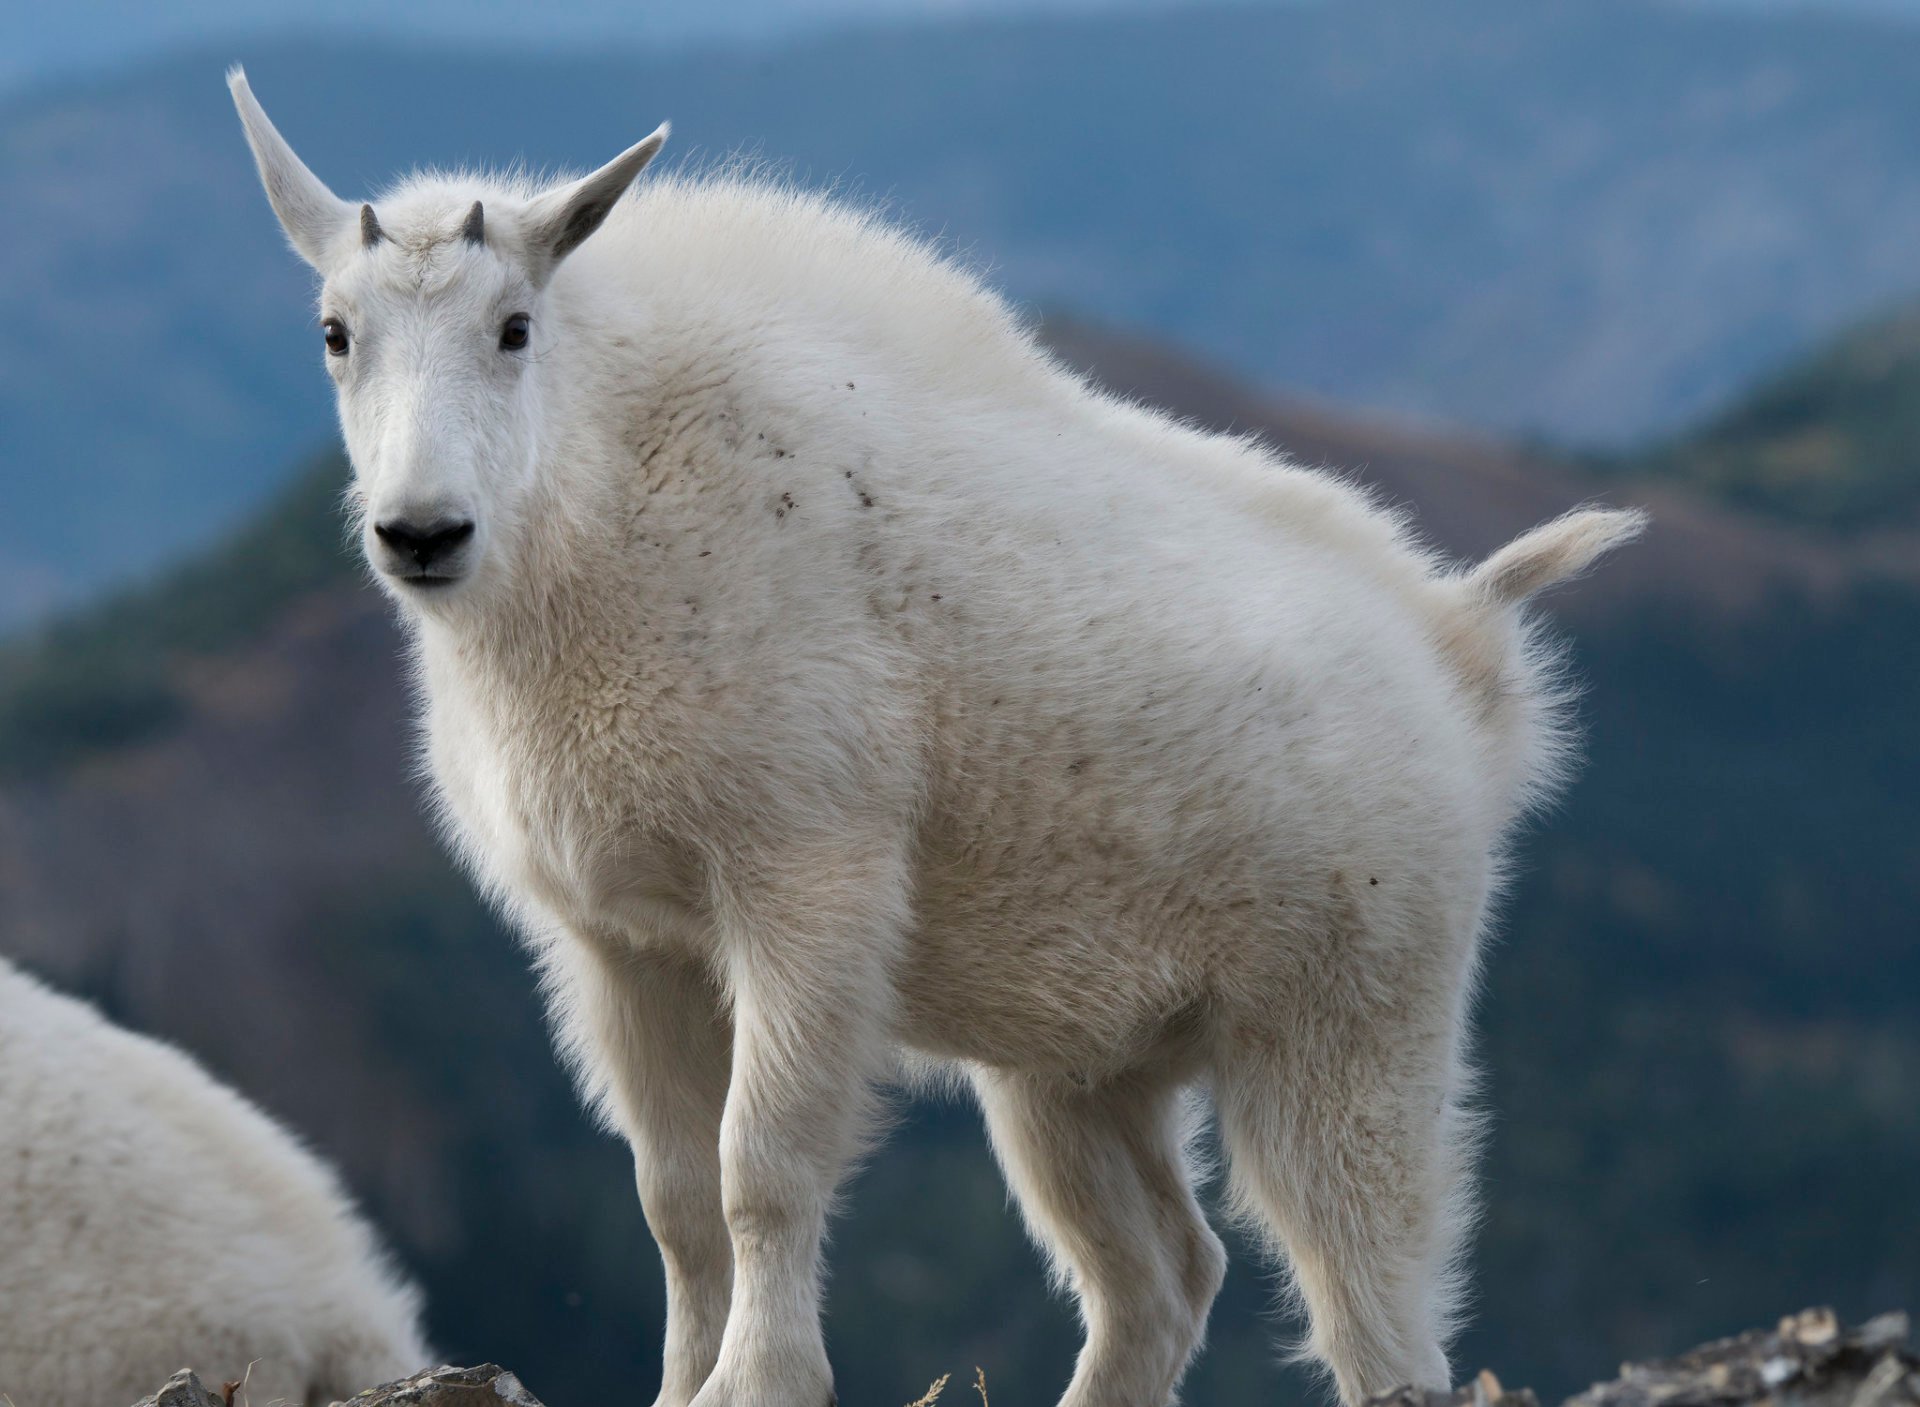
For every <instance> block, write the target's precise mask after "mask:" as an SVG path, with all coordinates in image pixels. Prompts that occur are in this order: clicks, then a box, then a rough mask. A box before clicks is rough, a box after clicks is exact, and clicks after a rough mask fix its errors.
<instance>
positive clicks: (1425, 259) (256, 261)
mask: <svg viewBox="0 0 1920 1407" xmlns="http://www.w3.org/2000/svg"><path fill="white" fill-rule="evenodd" d="M233 59H244V60H246V61H247V62H248V63H249V65H250V71H251V72H252V74H253V77H254V79H255V82H256V85H257V87H258V90H259V92H260V93H261V95H262V97H263V99H264V100H265V101H266V103H267V106H268V108H269V109H270V110H271V111H272V112H273V114H274V115H275V117H276V118H277V119H278V120H279V121H280V122H281V124H282V125H283V127H284V128H285V130H286V131H287V133H288V134H289V136H290V137H291V139H292V140H293V142H294V143H295V145H296V146H297V147H298V148H299V149H300V151H301V152H302V154H303V155H305V156H306V157H307V158H308V159H309V160H310V161H311V162H312V164H313V165H314V166H315V168H316V169H317V170H318V171H319V172H320V174H321V175H322V176H323V177H324V178H326V179H327V180H329V181H330V182H332V183H333V184H334V185H335V186H336V187H338V188H339V189H340V190H341V191H343V192H346V193H351V194H354V195H359V194H362V193H367V192H371V191H372V190H374V189H376V188H377V187H378V186H379V185H380V184H382V183H383V182H384V181H386V180H387V179H389V178H390V177H391V176H393V175H394V174H395V173H396V172H398V171H401V170H403V169H406V168H408V167H410V166H412V165H414V164H417V163H442V164H452V165H457V164H461V163H483V164H484V163H501V162H510V161H513V160H515V159H524V160H525V161H526V162H528V163H529V164H531V165H533V166H536V167H546V166H550V165H554V164H566V163H573V164H585V163H592V162H597V161H599V160H602V159H604V158H605V157H606V155H607V154H608V153H610V152H612V151H614V150H617V149H618V148H619V147H620V146H621V145H623V144H624V143H625V142H626V141H628V140H630V139H631V138H632V137H633V136H634V134H636V133H637V132H640V131H643V130H645V129H646V128H648V127H651V126H652V124H653V123H654V122H655V121H657V120H658V119H659V118H661V117H671V118H673V119H674V121H675V123H676V128H675V130H676V147H675V150H674V151H673V152H671V153H670V155H671V156H673V157H674V158H676V159H686V158H688V157H689V156H692V157H693V158H694V159H700V160H704V159H711V158H712V157H714V156H716V155H719V154H723V153H726V152H728V151H732V150H734V149H736V148H740V147H745V148H747V149H749V150H755V151H758V152H760V153H761V154H763V155H764V156H765V157H767V158H768V159H770V160H772V161H774V162H776V163H780V164H782V165H785V166H789V167H791V169H793V170H795V171H796V172H797V173H798V174H799V175H800V176H801V177H802V178H803V179H805V180H808V181H810V182H831V181H840V182H842V183H844V184H845V185H846V186H847V187H848V188H850V189H851V190H853V191H854V192H856V193H859V194H864V195H868V196H878V197H884V198H886V199H887V200H889V201H890V202H891V203H892V204H893V206H894V207H895V208H896V209H897V210H898V211H899V212H901V213H902V214H903V215H905V216H906V217H907V218H909V219H911V220H913V221H915V222H917V223H919V224H920V225H921V226H922V227H924V228H927V229H930V230H935V231H940V232H942V233H943V234H944V235H945V236H946V237H947V238H948V239H950V240H951V241H952V242H953V243H954V244H955V245H956V246H958V247H959V248H960V249H962V250H963V251H965V252H967V253H968V254H969V255H970V256H972V257H974V258H977V259H979V260H980V261H982V262H984V263H986V264H988V265H989V266H990V268H991V270H992V272H993V275H994V277H995V278H996V280H997V281H999V282H1001V283H1002V284H1003V285H1004V286H1005V287H1007V288H1009V289H1010V290H1011V291H1012V292H1013V293H1014V294H1015V295H1016V296H1019V297H1021V298H1025V299H1029V300H1032V301H1034V302H1036V303H1039V304H1043V305H1047V306H1056V305H1057V306H1067V307H1075V308H1082V309H1087V310H1090V311H1092V312H1095V313H1097V314H1098V315H1099V316H1101V317H1103V318H1106V319H1108V320H1111V321H1115V322H1121V323H1125V324H1126V325H1129V326H1138V327H1142V328H1145V329H1148V330H1150V331H1152V332H1154V333H1155V334H1156V335H1159V336H1163V337H1167V338H1171V339H1173V340H1175V341H1176V342H1178V343H1180V344H1182V345H1185V346H1188V347H1190V348H1193V349H1196V350H1198V351H1199V352H1201V353H1203V354H1204V355H1206V356H1208V357H1209V358H1212V359H1214V360H1216V361H1220V362H1223V363H1225V364H1227V365H1230V366H1232V367H1233V368H1235V369H1236V370H1237V371H1238V372H1239V373H1240V374H1241V375H1243V376H1246V377H1248V378H1250V379H1251V380H1253V381H1255V382H1258V383H1266V384H1276V385H1287V386H1292V387H1298V388H1301V389H1302V390H1304V391H1307V392H1310V393H1313V394H1317V395H1324V396H1330V397H1336V398H1339V399H1341V400H1344V401H1348V402H1361V403H1368V404H1372V405H1375V406H1380V407H1385V408H1388V409H1391V410H1394V411H1397V412H1400V413H1405V414H1411V415H1417V416H1427V417H1439V418H1442V419H1445V420H1451V421H1459V422H1464V423H1469V424H1473V425H1477V426H1480V427H1481V428H1483V429H1486V430H1495V431H1502V432H1505V431H1514V430H1518V431H1523V432H1525V433H1528V434H1535V435H1544V436H1550V437H1554V438H1558V439H1566V440H1575V441H1580V442H1588V443H1594V444H1602V445H1613V446H1617V445H1620V444H1623V443H1630V442H1633V441H1635V440H1637V439H1639V438H1640V437H1643V436H1645V435H1647V434H1649V433H1654V432H1658V431H1661V430H1665V429H1670V428H1671V427H1673V426H1675V425H1677V424H1679V423H1681V422H1683V421H1685V420H1686V419H1689V418H1690V417H1692V416H1694V415H1696V414H1699V413H1701V412H1703V411H1705V410H1706V409H1708V408H1709V407H1711V406H1713V405H1715V404H1717V403H1719V402H1720V401H1721V400H1722V399H1723V398H1724V397H1725V396H1726V395H1727V394H1728V393H1729V392H1730V391H1731V390H1732V389H1733V388H1734V387H1736V386H1737V385H1740V384H1742V383H1744V382H1746V381H1747V380H1749V379H1751V378H1752V377H1754V376H1756V375H1758V374H1761V373H1763V372H1765V371H1767V370H1769V369H1771V368H1773V367H1776V366H1778V365H1779V364H1781V363H1782V362H1783V361H1785V360H1788V359H1790V358H1792V357H1793V356H1795V355H1797V354H1798V353H1799V352H1801V351H1802V350H1803V349H1805V348H1806V347H1807V346H1809V345H1810V344H1811V343H1812V342H1813V341H1814V340H1816V339H1818V338H1820V337H1822V336H1824V335H1825V334H1826V333H1828V332H1830V331H1832V330H1834V329H1836V328H1837V327H1839V326H1841V325H1842V324H1845V323H1848V322H1851V321H1852V320H1853V319H1855V318H1856V317H1859V316H1861V315H1863V314H1865V313H1866V312H1868V311H1869V310H1871V309H1873V308H1876V307H1879V306H1881V305H1882V304H1883V303H1884V302H1885V301H1886V300H1888V299H1889V298H1892V297H1894V296H1897V295H1902V294H1906V293H1909V292H1911V291H1912V290H1913V289H1914V288H1915V287H1916V285H1917V284H1920V276H1917V275H1916V273H1915V271H1914V264H1913V259H1912V251H1913V249H1914V248H1915V247H1916V245H1917V244H1920V85H1916V84H1915V83H1914V82H1913V81H1912V75H1913V74H1914V73H1915V72H1916V71H1920V29H1917V28H1915V27H1914V26H1912V25H1903V24H1895V23H1891V22H1877V21H1873V20H1869V19H1865V18H1862V17H1859V16H1845V15H1832V14H1828V15H1821V14H1813V13H1802V12H1797V11H1796V12H1767V13H1752V12H1745V11H1733V10H1726V9H1697V8H1696V9H1689V8H1685V7H1680V6H1671V5H1660V4H1653V3H1646V2H1645V0H1555V3H1550V4H1542V3H1537V0H1437V2H1435V3H1428V0H1347V2H1346V3H1341V4H1336V5H1306V6H1265V7H1262V6H1244V7H1188V8H1182V9H1179V10H1177V11H1172V12H1169V11H1164V10H1163V11H1159V12H1126V13H1103V14H1099V15H1057V14H1056V15H1036V16H1031V17H1026V18H1018V19H1015V18H1004V17H1003V18H955V19H951V20H946V21H942V22H940V23H938V24H925V25H917V26H912V27H898V26H895V27H888V28H872V29H862V30H853V29H849V30H847V31H844V32H838V33H833V34H830V35H821V36H813V37H808V38H804V39H794V40H786V41H781V42H778V43H769V44H763V45H758V46H742V45H734V46H731V47H720V46H706V47H694V48H684V49H658V48H656V49H650V50H645V51H633V52H625V53H623V52H617V51H614V52H608V51H602V52H598V53H594V54H591V55H583V54H574V55H565V54H554V53H528V52H522V51H511V52H509V51H499V50H492V51H489V50H481V49H460V48H452V49H450V48H448V47H446V46H436V47H433V48H424V47H420V48H407V47H394V46H387V47H382V46H376V45H372V44H352V43H347V42H345V41H340V40H328V41H324V42H322V41H310V42H296V41H291V40H286V39H280V40H275V41H273V42H271V43H266V42H263V43H260V44H255V45H245V46H240V47H239V48H232V47H223V48H221V49H220V50H219V51H218V52H208V53H202V54H198V55H188V56H184V57H177V58H172V59H168V60H166V61H164V62H158V63H153V64H147V65H143V66H140V67H138V68H135V69H131V70H129V71H126V72H123V73H117V74H113V75H110V76H105V77H99V78H94V79H89V80H87V81H84V82H76V83H73V84H71V85H68V86H64V87H59V88H52V89H47V90H43V91H36V92H32V93H26V94H22V95H20V96H18V97H16V98H15V99H13V100H11V101H9V102H6V103H0V203H4V206H5V208H6V209H7V211H8V234H7V239H6V240H5V242H4V243H0V305H4V306H5V307H7V309H8V311H9V336H10V341H11V343H12V345H13V346H15V347H16V348H19V349H22V350H21V351H19V352H18V353H17V354H16V355H12V356H9V357H6V358H4V359H0V463H4V464H6V465H7V486H6V490H5V495H6V499H5V511H4V512H0V563H5V564H12V568H11V573H12V575H13V576H14V578H15V579H16V580H18V581H21V582H25V583H37V584H35V585H33V587H32V590H30V591H29V590H28V589H27V588H26V587H25V586H22V587H20V588H17V589H16V594H10V595H6V596H0V623H4V621H5V620H8V619H11V620H20V619H23V618H24V617H25V616H26V615H27V614H28V612H29V611H30V610H31V609H34V607H35V603H37V602H40V601H43V600H45V599H46V597H47V594H48V593H49V592H55V593H58V592H64V593H66V595H67V596H68V597H69V598H71V597H72V596H74V595H75V594H77V593H78V592H80V591H82V590H83V589H85V588H86V587H88V586H90V585H92V584H94V583H97V582H100V581H102V580H105V579H108V578H114V577H120V578H125V577H127V576H129V575H131V574H136V573H138V572H140V571H143V570H146V569H148V568H151V567H152V566H153V565H155V564H158V563H161V562H165V561H167V560H170V559H171V558H172V557H173V556H174V555H175V554H176V553H177V552H178V551H179V550H180V549H181V548H182V546H183V545H185V544H186V543H189V542H204V541H211V540H213V539H214V538H216V537H217V536H219V535H220V534H221V533H223V532H225V531H226V530H227V529H228V528H229V527H231V526H232V525H233V524H234V523H236V522H237V521H238V520H239V516H240V515H241V514H243V513H244V512H246V511H247V510H248V509H249V508H250V507H252V506H254V505H257V504H258V503H259V502H261V501H263V500H264V498H265V497H266V496H267V495H268V494H270V493H271V492H272V491H273V489H274V488H275V487H276V486H277V485H278V484H279V483H280V482H282V476H283V474H284V473H285V472H286V462H285V458H286V457H285V449H284V447H285V446H286V445H288V444H289V443H296V444H298V443H307V442H310V441H317V440H319V439H320V438H321V437H322V435H323V434H324V433H325V428H326V425H327V423H328V416H329V410H328V405H327V388H326V386H325V382H324V378H323V377H322V376H321V375H320V374H319V373H318V370H317V368H316V367H315V365H314V362H315V360H316V359H317V356H318V351H317V348H316V347H315V346H314V341H315V340H316V339H315V338H314V332H313V329H312V327H311V326H310V325H309V323H308V319H307V317H306V315H305V312H304V310H305V308H306V307H307V304H308V298H309V290H310V285H311V280H310V278H309V276H308V274H307V272H306V270H305V269H304V268H302V267H301V266H299V265H298V263H297V261H295V260H294V259H293V257H292V256H291V255H290V254H288V253H287V251H286V250H285V248H284V247H283V246H282V243H281V240H280V237H279V234H278V231H277V230H276V229H275V227H274V225H273V222H272V219H271V217H270V216H269V214H268V212H267V209H266V207H265V203H264V201H263V200H262V199H261V197H260V194H259V192H258V190H257V189H256V185H255V180H254V176H253V172H252V169H251V166H250V163H249V162H248V160H247V157H246V153H245V151H244V148H243V146H242V143H241V140H240V137H239V133H238V131H237V128H236V125H235V123H234V121H233V116H232V113H231V111H230V110H229V107H228V103H227V99H226V94H225V92H224V89H223V87H222V85H221V83H220V73H221V70H222V69H223V68H224V66H225V64H226V63H227V62H229V61H231V60H233ZM4 584H5V578H4V577H0V586H3V585H4Z"/></svg>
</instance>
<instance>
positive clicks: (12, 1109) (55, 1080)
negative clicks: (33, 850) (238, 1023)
mask: <svg viewBox="0 0 1920 1407" xmlns="http://www.w3.org/2000/svg"><path fill="white" fill-rule="evenodd" d="M419 1318H420V1296H419V1294H418V1292H417V1291H415V1290H414V1289H413V1288H412V1287H411V1286H409V1285H407V1284H405V1283H403V1282H402V1281H401V1280H400V1279H399V1278H398V1277H397V1276H396V1275H395V1273H394V1271H393V1269H392V1267H391V1266H390V1265H389V1264H388V1262H387V1258H386V1256H385V1254H384V1253H383V1252H382V1250H381V1248H380V1246H379V1244H378V1243H377V1242H376V1240H375V1239H374V1236H373V1233H372V1232H371V1231H370V1230H369V1229H368V1227H367V1226H366V1224H365V1223H364V1222H362V1221H361V1220H360V1219H359V1217H357V1216H356V1215H355V1214H354V1211H353V1208H352V1206H351V1204H350V1203H349V1202H348V1201H347V1198H346V1195H345V1193H343V1192H342V1191H341V1189H340V1184H339V1182H338V1181H337V1180H336V1179H335V1178H334V1176H333V1174H332V1172H331V1171H329V1170H328V1169H327V1168H326V1167H325V1166H323V1165H322V1164H321V1163H320V1161H319V1160H318V1159H316V1158H315V1157H314V1156H313V1155H312V1154H310V1153H308V1152H307V1151H306V1150H305V1149H303V1148H301V1147H300V1145H299V1144H298V1143H297V1142H295V1140H294V1139H293V1137H292V1135H290V1134H289V1133H287V1131H286V1130H285V1129H283V1128H281V1127H280V1126H279V1125H278V1124H276V1123H274V1121H273V1120H272V1119H270V1118H268V1117H267V1116H266V1115H265V1114H263V1113H261V1112H260V1110H258V1109H257V1108H255V1107H254V1106H253V1105H251V1104H249V1103H247V1102H246V1101H245V1100H244V1099H242V1098H241V1097H240V1096H239V1095H237V1094H235V1093H234V1092H233V1091H232V1090H230V1089H228V1088H227V1087H226V1086H224V1085H222V1084H220V1083H218V1082H217V1081H215V1080H214V1079H213V1077H212V1076H211V1075H209V1074H207V1072H206V1071H205V1070H203V1069H201V1068H200V1067H199V1066H198V1065H196V1064H195V1063H194V1062H193V1061H192V1060H190V1059H188V1058H187V1057H186V1056H185V1055H183V1054H181V1053H180V1052H179V1051H178V1050H175V1049H174V1048H173V1047H171V1046H167V1045H162V1044H161V1043H160V1042H158V1041H154V1040H149V1039H148V1038H146V1037H145V1036H137V1035H134V1034H133V1033H132V1032H130V1031H124V1030H121V1029H120V1028H119V1027H117V1026H114V1025H112V1024H111V1023H109V1022H108V1021H107V1020H106V1019H105V1018H103V1017H102V1016H101V1015H100V1014H99V1013H98V1012H96V1011H94V1010H93V1009H92V1008H91V1007H88V1006H84V1005H82V1004H81V1003H79V1002H77V1001H74V1000H72V999H71V998H69V997H64V996H61V995H59V994H58V993H56V992H53V991H51V990H49V989H48V988H46V987H43V986H41V985H40V984H39V983H38V982H35V981H34V980H33V979H31V978H29V977H28V976H27V975H26V974H25V973H23V972H21V971H20V970H19V969H18V968H16V967H13V966H11V965H10V964H8V963H5V962H0V1393H4V1394H6V1396H7V1397H9V1398H11V1399H12V1400H13V1401H14V1402H15V1403H17V1404H18V1407H119V1404H122V1403H128V1402H132V1401H134V1400H135V1399H137V1398H140V1397H144V1396H146V1395H147V1394H148V1393H150V1392H153V1391H154V1390H156V1389H157V1388H158V1387H159V1386H160V1385H161V1384H162V1383H164V1382H165V1381H166V1380H167V1377H168V1375H169V1374H171V1373H173V1372H174V1371H175V1370H176V1369H178V1368H180V1367H182V1366H186V1367H191V1368H193V1369H194V1370H195V1371H196V1372H198V1373H199V1374H200V1375H201V1377H202V1378H203V1379H205V1380H206V1381H208V1382H209V1383H211V1384H213V1385H214V1386H215V1387H216V1388H217V1387H218V1386H219V1385H220V1384H221V1383H222V1382H229V1381H236V1380H240V1379H245V1381H246V1384H247V1399H248V1400H250V1401H252V1402H254V1403H256V1404H265V1403H271V1402H274V1401H276V1400H280V1401H284V1402H287V1403H291V1404H295V1407H299V1404H311V1403H327V1402H332V1401H334V1400H336V1399H340V1398H346V1397H350V1396H352V1395H353V1394H354V1393H356V1392H358V1391H359V1390H360V1389H362V1388H367V1387H373V1386H376V1385H378V1384H380V1383H384V1382H389V1381H391V1380H393V1379H395V1378H398V1377H403V1376H405V1375H406V1374H408V1373H412V1372H416V1371H418V1370H419V1369H420V1368H421V1367H422V1366H424V1365H425V1364H426V1363H427V1362H428V1361H429V1358H428V1351H427V1349H426V1347H425V1345H424V1344H423V1343H422V1342H421V1338H420V1329H419ZM249 1369H251V1370H249Z"/></svg>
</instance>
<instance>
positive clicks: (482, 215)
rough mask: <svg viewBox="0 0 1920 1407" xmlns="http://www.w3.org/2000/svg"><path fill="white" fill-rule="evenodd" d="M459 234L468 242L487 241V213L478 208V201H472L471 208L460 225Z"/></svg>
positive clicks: (483, 242)
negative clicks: (464, 221)
mask: <svg viewBox="0 0 1920 1407" xmlns="http://www.w3.org/2000/svg"><path fill="white" fill-rule="evenodd" d="M460 234H461V237H462V238H464V239H465V240H466V241H467V243H468V244H485V243H486V242H487V215H486V212H485V211H484V210H482V209H481V208H480V202H479V201H477V200H476V201H474V203H473V209H471V210H469V211H468V212H467V219H466V223H464V224H463V225H461V226H460Z"/></svg>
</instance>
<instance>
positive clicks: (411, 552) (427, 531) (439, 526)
mask: <svg viewBox="0 0 1920 1407" xmlns="http://www.w3.org/2000/svg"><path fill="white" fill-rule="evenodd" d="M373 535H374V536H375V537H377V538H379V539H380V540H381V541H382V542H384V543H386V545H387V546H388V547H389V548H391V549H392V550H393V551H394V552H395V553H396V554H398V555H399V556H401V557H404V558H406V559H407V560H408V561H410V562H412V563H413V565H414V566H416V567H419V568H422V569H423V570H424V569H425V568H427V567H430V566H432V565H433V564H434V563H435V562H437V561H439V560H440V559H441V558H442V557H446V556H449V555H451V554H452V553H453V552H454V551H456V550H457V549H458V548H460V547H461V546H462V545H463V544H464V543H465V542H466V540H467V539H468V538H470V537H472V536H473V520H472V519H470V518H463V519H461V520H460V521H458V522H451V523H450V522H446V521H444V520H442V521H440V522H436V523H410V522H408V521H407V520H406V519H404V518H396V519H394V520H392V521H391V522H385V523H375V524H374V525H373Z"/></svg>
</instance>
